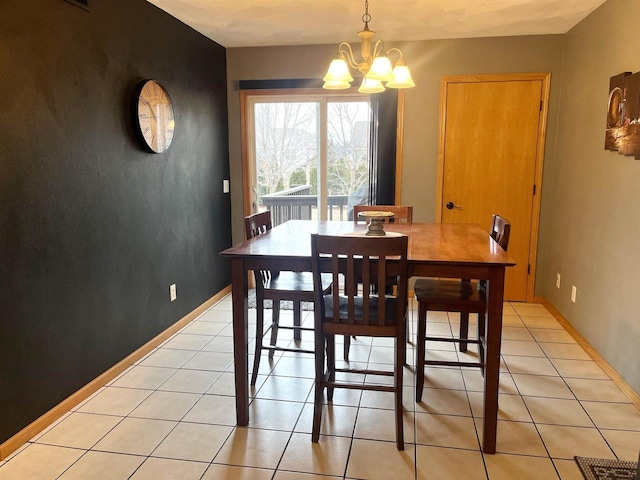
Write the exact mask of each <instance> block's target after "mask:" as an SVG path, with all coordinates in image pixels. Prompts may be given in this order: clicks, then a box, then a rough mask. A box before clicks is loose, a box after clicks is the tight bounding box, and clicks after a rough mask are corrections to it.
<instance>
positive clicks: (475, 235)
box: [220, 220, 515, 453]
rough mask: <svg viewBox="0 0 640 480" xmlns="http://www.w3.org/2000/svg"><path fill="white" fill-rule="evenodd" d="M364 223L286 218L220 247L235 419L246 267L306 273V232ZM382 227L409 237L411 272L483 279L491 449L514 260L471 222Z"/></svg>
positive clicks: (244, 383) (244, 393) (239, 405)
mask: <svg viewBox="0 0 640 480" xmlns="http://www.w3.org/2000/svg"><path fill="white" fill-rule="evenodd" d="M366 229H367V226H366V225H364V224H356V223H354V222H351V221H325V220H289V221H287V222H285V223H283V224H280V225H277V226H275V227H273V228H272V229H271V230H269V231H268V232H266V233H265V234H263V235H260V236H258V237H255V238H252V239H250V240H246V241H244V242H242V243H240V244H237V245H235V246H232V247H230V248H228V249H226V250H224V251H222V252H221V253H220V255H221V256H222V257H225V258H228V259H229V260H230V262H231V296H232V306H233V307H232V308H233V348H234V362H235V364H234V368H235V390H236V392H235V393H236V421H237V425H239V426H246V425H248V424H249V377H248V361H249V352H248V343H249V329H248V300H247V298H248V285H249V284H248V278H249V275H248V272H249V271H251V270H272V271H296V272H310V271H311V234H313V233H318V234H321V235H351V234H365V231H366ZM384 230H385V231H387V232H395V233H398V234H404V235H407V236H408V237H409V247H408V252H407V255H408V264H409V267H408V268H409V276H410V277H444V278H465V279H477V280H485V281H486V283H487V290H486V291H487V297H486V304H487V312H486V315H485V322H486V323H485V335H486V346H485V371H484V391H483V413H484V417H483V418H484V421H483V431H482V449H483V451H484V452H485V453H495V451H496V431H497V425H498V388H499V374H500V343H501V337H502V310H503V298H504V282H505V269H506V268H507V267H510V266H513V265H515V262H514V261H513V260H512V259H511V258H510V257H509V256H508V254H507V253H506V252H505V251H504V250H503V249H502V247H500V245H498V243H496V242H495V241H494V240H493V239H492V238H491V236H490V235H489V234H488V233H487V232H486V231H485V230H483V229H482V228H481V227H480V226H479V225H477V224H460V223H455V224H453V223H452V224H447V223H387V224H385V226H384Z"/></svg>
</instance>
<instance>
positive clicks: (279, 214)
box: [261, 185, 349, 226]
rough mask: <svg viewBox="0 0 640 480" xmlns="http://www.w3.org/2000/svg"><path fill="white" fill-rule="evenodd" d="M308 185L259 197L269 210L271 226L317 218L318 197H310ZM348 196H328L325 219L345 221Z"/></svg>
mask: <svg viewBox="0 0 640 480" xmlns="http://www.w3.org/2000/svg"><path fill="white" fill-rule="evenodd" d="M310 191H311V186H310V185H301V186H298V187H292V188H288V189H286V190H281V191H279V192H276V193H271V194H269V195H263V196H262V197H261V203H262V205H263V206H265V207H266V208H267V209H268V210H271V221H272V222H273V225H274V226H276V225H279V224H281V223H284V222H286V221H287V220H311V219H315V218H318V212H317V210H318V196H317V195H310V194H309V192H310ZM348 199H349V195H329V196H328V198H327V203H328V205H327V219H328V220H346V219H347V208H346V207H347V200H348Z"/></svg>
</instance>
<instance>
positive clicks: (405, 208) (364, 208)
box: [344, 205, 413, 360]
mask: <svg viewBox="0 0 640 480" xmlns="http://www.w3.org/2000/svg"><path fill="white" fill-rule="evenodd" d="M360 212H391V213H393V217H391V218H390V219H389V223H402V222H404V223H413V206H412V205H354V206H353V223H366V219H364V218H360V217H359V216H358V213H360ZM383 221H384V220H383ZM374 289H375V287H374ZM374 291H375V290H374ZM409 338H411V335H410V334H409V323H407V341H409ZM350 349H351V339H350V338H349V337H345V339H344V359H345V360H349V350H350Z"/></svg>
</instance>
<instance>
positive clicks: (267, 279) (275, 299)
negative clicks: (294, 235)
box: [244, 210, 331, 385]
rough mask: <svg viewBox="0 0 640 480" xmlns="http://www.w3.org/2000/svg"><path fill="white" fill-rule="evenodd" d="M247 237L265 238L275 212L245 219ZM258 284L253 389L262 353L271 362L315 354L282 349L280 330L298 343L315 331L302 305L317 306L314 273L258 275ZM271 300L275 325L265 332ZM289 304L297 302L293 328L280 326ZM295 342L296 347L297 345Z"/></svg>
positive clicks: (325, 286) (326, 286) (327, 285)
mask: <svg viewBox="0 0 640 480" xmlns="http://www.w3.org/2000/svg"><path fill="white" fill-rule="evenodd" d="M244 227H245V234H246V237H247V240H248V239H250V238H254V237H256V236H258V235H264V234H265V233H267V232H268V231H269V230H271V227H272V221H271V211H270V210H266V211H264V212H260V213H255V214H253V215H249V216H248V217H245V219H244ZM253 273H254V278H255V283H256V348H255V357H254V359H253V371H252V373H251V385H255V383H256V379H257V377H258V370H259V368H260V358H261V356H262V350H263V349H265V350H269V358H273V355H274V353H275V352H276V351H284V352H303V353H313V350H308V349H304V348H302V347H300V348H298V347H295V346H279V345H278V344H277V341H278V330H279V329H280V328H284V329H292V330H293V339H294V341H295V342H300V341H301V340H302V331H305V330H307V331H313V328H311V327H303V326H302V324H301V323H302V322H301V320H302V302H313V298H314V297H313V288H314V287H313V279H312V276H311V272H288V271H280V272H275V271H270V270H257V271H254V272H253ZM321 281H322V284H321V288H322V291H324V292H328V291H329V290H330V289H331V276H330V275H322V276H321ZM265 300H271V303H272V306H271V325H269V327H268V328H267V330H266V331H265V329H264V301H265ZM283 300H289V301H292V302H293V326H288V325H280V302H281V301H283ZM269 331H270V332H271V338H270V342H269V344H268V345H265V344H264V342H263V340H264V337H265V336H266V335H267V334H268V333H269ZM295 342H294V343H295Z"/></svg>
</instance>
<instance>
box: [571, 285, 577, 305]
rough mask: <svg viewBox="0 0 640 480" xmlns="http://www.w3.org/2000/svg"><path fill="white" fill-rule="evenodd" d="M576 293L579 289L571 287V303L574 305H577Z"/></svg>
mask: <svg viewBox="0 0 640 480" xmlns="http://www.w3.org/2000/svg"><path fill="white" fill-rule="evenodd" d="M576 293H577V289H576V286H575V285H571V301H572V302H573V303H576Z"/></svg>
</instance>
